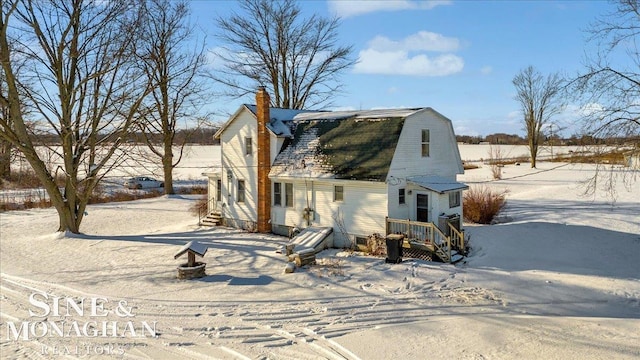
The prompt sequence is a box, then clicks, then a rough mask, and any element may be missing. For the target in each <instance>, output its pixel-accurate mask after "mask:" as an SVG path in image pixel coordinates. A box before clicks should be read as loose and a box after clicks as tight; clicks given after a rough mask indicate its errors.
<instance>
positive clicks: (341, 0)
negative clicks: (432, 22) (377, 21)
mask: <svg viewBox="0 0 640 360" xmlns="http://www.w3.org/2000/svg"><path fill="white" fill-rule="evenodd" d="M327 3H328V5H329V10H330V11H331V12H333V13H334V14H336V15H338V16H340V17H342V18H347V17H350V16H358V15H362V14H367V13H372V12H378V11H399V10H430V9H433V8H434V7H436V6H440V5H449V4H451V1H449V0H428V1H412V0H392V1H362V0H329V1H328V2H327Z"/></svg>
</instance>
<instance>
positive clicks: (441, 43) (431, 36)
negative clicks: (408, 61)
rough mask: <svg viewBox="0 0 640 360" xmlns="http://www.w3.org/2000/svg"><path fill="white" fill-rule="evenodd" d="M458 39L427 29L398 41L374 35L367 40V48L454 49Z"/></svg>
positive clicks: (445, 50)
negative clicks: (371, 38)
mask: <svg viewBox="0 0 640 360" xmlns="http://www.w3.org/2000/svg"><path fill="white" fill-rule="evenodd" d="M459 47H460V41H459V40H458V39H456V38H451V37H446V36H443V35H442V34H437V33H432V32H429V31H419V32H417V33H415V34H412V35H409V36H407V37H406V38H404V39H402V40H400V41H394V40H391V39H389V38H387V37H385V36H376V37H375V38H373V40H371V41H369V48H371V49H375V50H390V51H394V50H412V51H421V50H422V51H438V52H447V51H456V50H458V48H459Z"/></svg>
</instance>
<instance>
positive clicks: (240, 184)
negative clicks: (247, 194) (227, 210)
mask: <svg viewBox="0 0 640 360" xmlns="http://www.w3.org/2000/svg"><path fill="white" fill-rule="evenodd" d="M237 199H238V200H237V201H238V202H239V203H243V202H244V180H238V197H237Z"/></svg>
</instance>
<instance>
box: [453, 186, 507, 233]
mask: <svg viewBox="0 0 640 360" xmlns="http://www.w3.org/2000/svg"><path fill="white" fill-rule="evenodd" d="M506 194H507V192H506V191H504V192H500V193H498V192H495V191H493V190H491V189H489V188H488V187H486V186H482V187H473V188H470V189H469V190H467V191H465V193H464V198H463V209H464V219H465V220H466V221H469V222H473V223H477V224H490V223H491V221H492V220H493V218H494V217H495V216H496V215H497V214H498V212H500V209H502V207H503V206H504V204H505V196H506Z"/></svg>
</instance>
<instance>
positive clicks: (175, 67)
mask: <svg viewBox="0 0 640 360" xmlns="http://www.w3.org/2000/svg"><path fill="white" fill-rule="evenodd" d="M188 5H189V3H188V2H186V1H170V0H147V1H145V12H146V14H147V16H146V18H145V21H144V22H143V26H142V29H143V31H142V34H143V36H142V37H141V39H140V40H141V46H140V47H139V48H138V51H137V53H136V55H137V60H138V63H139V66H140V67H142V70H143V71H144V73H145V75H146V76H147V77H148V79H149V81H150V82H154V83H157V86H156V87H155V88H154V89H153V91H152V93H151V94H149V96H148V97H147V99H145V103H144V108H143V111H141V115H140V118H141V119H142V120H141V122H140V124H139V126H140V130H142V133H143V135H144V139H145V142H146V144H147V147H148V148H149V150H150V151H151V153H152V154H154V155H155V156H154V157H155V158H156V159H157V160H158V162H161V163H162V173H163V178H164V193H165V194H174V193H175V190H174V187H173V169H174V168H175V167H176V166H177V165H178V164H179V163H180V160H181V159H182V155H183V152H184V147H185V145H186V143H187V142H188V141H189V140H190V137H189V136H185V137H182V138H181V139H180V140H176V133H177V131H178V130H179V125H180V123H181V122H184V123H185V124H186V123H187V121H191V124H190V127H192V129H193V130H192V132H195V131H197V130H198V127H199V126H200V123H199V122H197V121H195V120H196V119H197V118H198V112H199V111H200V107H201V106H202V105H203V104H204V102H205V101H206V100H205V99H206V89H205V88H204V86H203V83H202V82H201V80H200V79H201V78H203V77H204V75H205V72H206V58H205V53H204V46H202V47H201V48H195V49H194V50H190V49H188V48H187V47H186V46H188V45H187V44H190V43H191V44H193V37H194V30H193V28H191V27H190V26H189V25H188V19H189V13H190V11H189V7H188ZM187 135H188V134H187ZM158 137H159V138H160V139H161V142H160V143H159V144H158V143H156V141H157V140H155V139H157V138H158ZM176 148H177V149H178V150H177V151H176ZM174 152H175V153H174Z"/></svg>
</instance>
